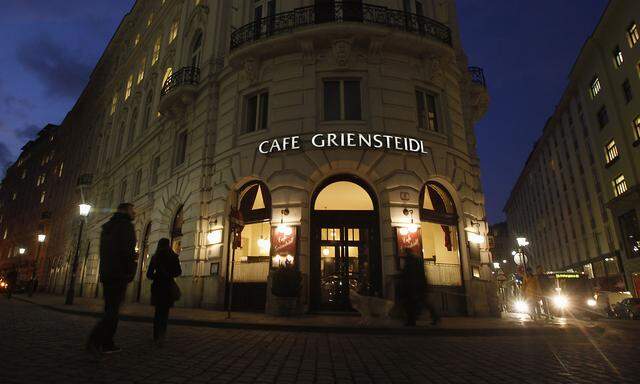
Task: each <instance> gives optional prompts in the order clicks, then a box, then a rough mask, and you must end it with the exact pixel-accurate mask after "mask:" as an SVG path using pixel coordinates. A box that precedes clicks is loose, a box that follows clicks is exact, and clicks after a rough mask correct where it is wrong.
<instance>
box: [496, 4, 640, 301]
mask: <svg viewBox="0 0 640 384" xmlns="http://www.w3.org/2000/svg"><path fill="white" fill-rule="evenodd" d="M638 23H640V3H638V2H637V1H633V0H612V1H610V2H609V4H608V6H607V8H606V10H605V12H604V14H603V15H602V18H601V20H600V22H599V24H598V26H597V27H596V29H595V31H594V32H593V34H592V35H591V36H590V37H589V39H588V40H587V42H586V43H585V45H584V46H583V48H582V51H581V52H580V55H579V56H578V59H577V60H576V63H575V64H574V67H573V69H572V71H571V74H570V76H569V85H568V86H567V88H566V90H565V92H564V94H563V96H562V98H561V100H560V103H559V104H558V106H557V107H556V110H555V112H554V114H553V116H552V117H551V118H550V119H549V120H548V122H547V124H546V126H545V128H544V131H543V134H542V137H541V138H540V139H539V140H538V142H537V143H536V144H535V146H534V149H533V151H532V152H531V154H530V155H529V158H528V160H527V162H526V164H525V167H524V170H523V171H522V173H521V175H520V177H519V179H518V181H517V183H516V185H515V187H514V188H513V190H512V192H511V196H510V198H509V201H508V202H507V204H506V206H505V212H506V214H507V221H508V223H509V228H510V231H511V232H512V234H514V235H521V236H526V237H528V238H529V239H530V242H531V245H530V246H529V247H530V250H531V252H530V253H531V254H530V257H531V258H532V262H533V263H536V264H541V265H543V266H545V268H547V269H548V270H564V269H573V270H576V271H581V272H582V271H584V272H585V274H586V275H587V276H589V277H590V278H591V279H593V283H594V286H595V287H597V288H599V289H604V290H620V289H622V290H624V289H625V287H627V288H628V289H631V288H632V287H633V285H634V283H633V282H634V281H636V282H637V281H638V279H639V278H640V277H639V275H638V272H640V269H639V267H640V264H639V263H638V261H639V260H640V258H639V256H640V253H639V252H638V251H637V244H636V241H637V240H636V239H638V236H640V230H639V227H638V224H637V215H638V212H637V211H636V210H637V208H638V207H639V205H638V192H637V185H638V184H637V183H638V166H639V165H640V162H639V161H640V156H639V154H638V153H637V150H636V148H635V145H634V143H637V142H638V138H639V137H640V136H639V134H640V100H639V99H638V98H637V97H634V95H637V94H638V90H639V89H640V43H639V42H638V36H639V33H640V32H639V31H638V28H639V27H640V26H639V25H638ZM623 239H629V240H628V241H627V240H624V241H623ZM625 272H626V275H625ZM636 284H637V283H636ZM635 293H636V295H637V294H639V293H640V292H639V291H637V290H636V292H635Z"/></svg>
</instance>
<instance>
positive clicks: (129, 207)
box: [87, 203, 137, 353]
mask: <svg viewBox="0 0 640 384" xmlns="http://www.w3.org/2000/svg"><path fill="white" fill-rule="evenodd" d="M134 218H135V211H134V209H133V204H130V203H122V204H120V205H119V206H118V211H117V212H116V213H114V214H113V216H112V217H111V219H110V220H109V221H107V222H106V223H105V224H104V225H103V226H102V233H101V234H100V282H102V286H103V290H104V314H103V316H102V320H100V321H99V322H98V324H96V326H95V327H94V328H93V331H92V332H91V335H90V336H89V343H88V345H87V348H88V349H89V350H91V351H94V352H98V351H99V352H102V353H113V352H119V351H120V349H119V348H118V347H116V346H115V344H114V342H113V336H114V335H115V333H116V329H117V327H118V316H119V312H120V305H121V304H122V301H123V300H124V295H125V292H126V291H127V285H128V284H129V283H130V282H131V281H133V277H134V276H135V272H136V260H137V255H136V250H135V248H136V234H135V230H134V228H133V223H132V221H133V219H134Z"/></svg>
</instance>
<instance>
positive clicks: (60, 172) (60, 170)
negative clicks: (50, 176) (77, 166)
mask: <svg viewBox="0 0 640 384" xmlns="http://www.w3.org/2000/svg"><path fill="white" fill-rule="evenodd" d="M63 168H64V163H60V166H58V177H62V169H63Z"/></svg>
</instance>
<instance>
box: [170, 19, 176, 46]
mask: <svg viewBox="0 0 640 384" xmlns="http://www.w3.org/2000/svg"><path fill="white" fill-rule="evenodd" d="M177 36H178V22H177V21H174V22H173V24H171V31H169V44H171V43H172V42H173V40H175V38H176V37H177Z"/></svg>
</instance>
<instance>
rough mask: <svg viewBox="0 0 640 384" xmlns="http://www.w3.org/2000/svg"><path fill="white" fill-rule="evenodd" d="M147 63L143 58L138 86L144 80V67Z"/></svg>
mask: <svg viewBox="0 0 640 384" xmlns="http://www.w3.org/2000/svg"><path fill="white" fill-rule="evenodd" d="M146 63H147V58H146V57H143V58H142V62H140V70H139V71H138V84H140V82H141V81H142V80H144V67H145V65H146Z"/></svg>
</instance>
